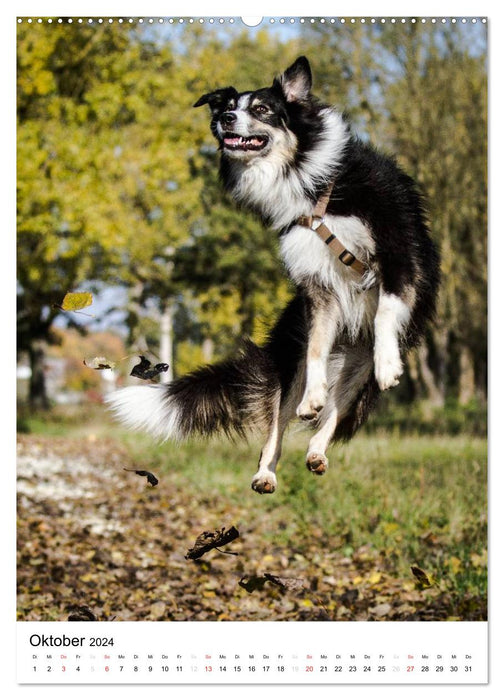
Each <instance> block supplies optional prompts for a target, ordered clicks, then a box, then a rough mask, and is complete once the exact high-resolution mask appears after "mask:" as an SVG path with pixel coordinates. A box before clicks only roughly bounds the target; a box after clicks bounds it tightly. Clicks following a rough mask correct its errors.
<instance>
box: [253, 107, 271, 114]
mask: <svg viewBox="0 0 504 700" xmlns="http://www.w3.org/2000/svg"><path fill="white" fill-rule="evenodd" d="M254 112H257V113H258V114H266V112H269V109H268V108H267V107H266V105H254Z"/></svg>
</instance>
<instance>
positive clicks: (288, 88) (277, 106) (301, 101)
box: [194, 56, 312, 161]
mask: <svg viewBox="0 0 504 700" xmlns="http://www.w3.org/2000/svg"><path fill="white" fill-rule="evenodd" d="M311 86H312V77H311V70H310V65H309V63H308V61H307V59H306V58H305V57H304V56H301V57H300V58H298V59H297V60H296V61H295V62H294V63H293V64H292V65H291V66H290V67H289V68H287V70H286V71H285V72H284V73H283V74H282V75H281V76H280V77H278V78H275V80H274V81H273V84H272V85H271V87H266V88H261V89H259V90H255V91H253V92H250V91H248V92H241V93H240V92H238V91H237V90H236V89H235V88H234V87H227V88H221V89H219V90H215V91H214V92H209V93H207V94H205V95H202V96H201V97H200V98H199V100H198V101H197V102H196V103H195V105H194V106H195V107H200V106H201V105H205V104H208V105H209V107H210V110H211V113H212V119H211V122H210V128H211V130H212V133H213V135H214V136H215V137H216V139H217V140H218V141H219V145H220V148H221V150H222V153H223V155H225V156H226V157H227V158H231V159H235V160H241V161H249V160H252V159H254V158H258V157H265V156H267V155H269V154H270V153H272V152H274V151H275V150H276V151H278V150H281V152H282V153H283V154H284V156H289V155H290V156H291V157H292V156H293V154H294V152H295V150H296V145H297V137H296V133H295V129H294V128H293V122H295V120H296V116H297V115H298V114H299V111H300V109H302V107H303V106H307V105H309V104H310V102H311V99H312V98H311Z"/></svg>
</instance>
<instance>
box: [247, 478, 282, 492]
mask: <svg viewBox="0 0 504 700" xmlns="http://www.w3.org/2000/svg"><path fill="white" fill-rule="evenodd" d="M251 485H252V489H253V490H254V491H256V492H257V493H273V492H274V491H275V489H276V485H277V481H276V477H275V475H274V474H257V475H256V476H255V477H254V478H253V479H252V484H251Z"/></svg>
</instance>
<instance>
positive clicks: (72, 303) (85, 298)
mask: <svg viewBox="0 0 504 700" xmlns="http://www.w3.org/2000/svg"><path fill="white" fill-rule="evenodd" d="M92 303H93V295H92V294H91V292H68V293H67V294H65V296H64V297H63V301H62V302H61V304H53V306H54V308H56V309H61V311H75V312H79V311H81V309H85V308H86V307H87V306H91V304H92ZM86 315H88V316H92V314H86Z"/></svg>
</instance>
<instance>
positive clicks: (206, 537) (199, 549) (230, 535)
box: [185, 525, 240, 559]
mask: <svg viewBox="0 0 504 700" xmlns="http://www.w3.org/2000/svg"><path fill="white" fill-rule="evenodd" d="M239 536H240V533H239V532H238V530H237V529H236V528H235V527H234V525H233V526H232V527H230V528H229V530H227V531H225V528H222V529H221V530H215V531H214V532H202V533H201V535H198V537H197V538H196V541H195V543H194V546H193V547H191V548H190V549H189V550H188V552H187V554H186V555H185V558H186V559H199V557H201V556H203V554H205V553H206V552H209V551H210V550H211V549H214V548H216V547H222V546H223V545H225V544H228V543H229V542H232V541H233V540H235V539H236V538H237V537H239ZM219 551H220V550H219ZM226 553H227V552H226Z"/></svg>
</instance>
